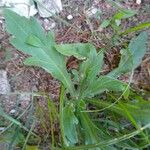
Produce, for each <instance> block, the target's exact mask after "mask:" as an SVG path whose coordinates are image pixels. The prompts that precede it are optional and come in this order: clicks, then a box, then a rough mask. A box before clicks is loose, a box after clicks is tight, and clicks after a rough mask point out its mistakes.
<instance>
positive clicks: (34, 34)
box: [4, 9, 73, 93]
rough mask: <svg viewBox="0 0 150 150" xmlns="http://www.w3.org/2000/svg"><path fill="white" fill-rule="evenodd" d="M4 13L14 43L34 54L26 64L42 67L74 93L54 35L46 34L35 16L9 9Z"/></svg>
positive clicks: (26, 51)
mask: <svg viewBox="0 0 150 150" xmlns="http://www.w3.org/2000/svg"><path fill="white" fill-rule="evenodd" d="M4 15H5V19H6V29H7V31H8V32H9V33H10V34H12V35H13V37H12V39H11V43H12V45H13V46H15V47H16V48H17V49H18V50H20V51H22V52H24V53H26V54H29V55H31V56H32V57H30V58H28V59H26V61H25V64H27V65H34V66H38V67H42V68H43V69H45V70H46V71H47V72H49V73H51V74H52V76H54V77H55V78H56V79H58V80H60V81H61V82H62V83H63V84H64V86H65V87H67V88H68V89H69V90H70V92H71V93H73V87H72V82H71V79H70V76H69V74H68V72H67V70H66V64H65V59H64V57H63V56H62V55H61V54H60V53H59V52H58V51H56V50H55V48H54V46H55V42H54V37H53V35H52V34H51V33H48V34H45V33H44V30H43V28H42V27H41V26H40V25H39V23H38V22H37V21H36V20H35V19H33V18H31V19H30V20H28V19H26V18H24V17H21V16H19V15H17V14H16V13H14V12H12V11H10V10H7V9H6V10H5V11H4Z"/></svg>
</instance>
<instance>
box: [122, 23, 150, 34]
mask: <svg viewBox="0 0 150 150" xmlns="http://www.w3.org/2000/svg"><path fill="white" fill-rule="evenodd" d="M148 27H150V22H144V23H141V24H139V25H137V26H135V27H132V28H129V29H126V30H125V31H124V32H122V33H120V35H126V34H128V33H131V32H135V31H139V30H142V29H144V28H148Z"/></svg>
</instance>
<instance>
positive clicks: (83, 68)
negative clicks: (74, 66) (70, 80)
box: [79, 50, 104, 95]
mask: <svg viewBox="0 0 150 150" xmlns="http://www.w3.org/2000/svg"><path fill="white" fill-rule="evenodd" d="M103 57H104V56H103V51H102V50H101V51H100V52H99V53H92V54H91V56H90V58H89V59H87V60H86V61H84V62H83V63H82V64H81V65H80V67H79V75H80V87H81V88H80V89H79V91H80V94H81V95H83V94H84V92H85V89H87V88H88V87H89V86H91V85H92V84H93V82H94V81H95V80H96V79H97V75H98V74H99V72H100V70H101V68H102V65H103Z"/></svg>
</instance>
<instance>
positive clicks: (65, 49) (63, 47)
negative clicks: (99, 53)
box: [55, 43, 96, 59]
mask: <svg viewBox="0 0 150 150" xmlns="http://www.w3.org/2000/svg"><path fill="white" fill-rule="evenodd" d="M55 48H56V50H57V51H58V52H60V53H61V54H63V55H65V56H74V57H76V58H78V59H86V58H88V57H89V54H90V51H96V50H95V48H94V46H93V45H92V44H90V43H73V44H59V45H55Z"/></svg>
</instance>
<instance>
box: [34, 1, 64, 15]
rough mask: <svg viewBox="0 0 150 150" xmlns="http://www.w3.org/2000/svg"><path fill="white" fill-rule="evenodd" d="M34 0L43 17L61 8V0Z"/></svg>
mask: <svg viewBox="0 0 150 150" xmlns="http://www.w3.org/2000/svg"><path fill="white" fill-rule="evenodd" d="M37 1H38V2H37ZM36 2H37V6H38V11H39V14H40V16H41V17H43V18H47V17H50V16H52V15H53V14H55V13H58V12H60V11H61V10H62V3H61V0H36Z"/></svg>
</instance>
